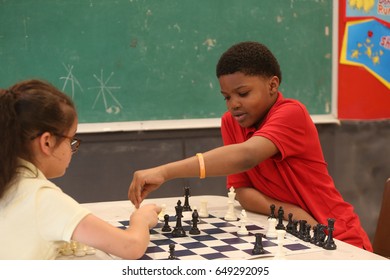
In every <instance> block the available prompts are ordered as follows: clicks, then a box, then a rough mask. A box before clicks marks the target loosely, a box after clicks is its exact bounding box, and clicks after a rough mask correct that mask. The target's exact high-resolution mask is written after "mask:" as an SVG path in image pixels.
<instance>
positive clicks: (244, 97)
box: [129, 42, 372, 251]
mask: <svg viewBox="0 0 390 280" xmlns="http://www.w3.org/2000/svg"><path fill="white" fill-rule="evenodd" d="M216 72H217V77H218V79H219V83H220V87H221V93H222V95H223V96H224V98H225V100H226V106H227V109H228V111H227V112H226V113H225V114H224V115H223V117H222V123H221V132H222V137H223V141H224V146H223V147H219V148H216V149H213V150H211V151H208V152H206V153H204V154H197V155H196V156H194V157H190V158H187V159H184V160H181V161H176V162H172V163H168V164H165V165H161V166H158V167H155V168H151V169H147V170H140V171H136V172H135V173H134V177H133V181H132V183H131V185H130V187H129V199H130V200H131V201H132V202H133V203H134V204H135V206H136V207H139V205H140V203H141V201H142V200H143V199H144V198H145V197H146V196H147V195H148V194H149V193H150V192H151V191H153V190H155V189H157V188H158V187H160V185H161V184H163V183H164V182H166V181H168V180H171V179H175V178H183V177H195V176H200V178H204V177H206V175H207V176H224V175H228V177H227V187H228V188H230V187H231V186H234V187H235V189H236V193H237V195H236V199H237V200H238V201H239V202H240V204H241V205H242V207H243V208H245V209H247V210H249V211H252V212H256V213H261V214H266V215H268V214H269V211H270V208H269V207H270V205H271V204H274V205H275V206H276V209H278V208H279V207H280V206H281V207H283V209H284V213H285V214H286V215H287V213H293V215H294V219H296V220H306V221H307V223H309V224H311V225H316V224H317V223H321V224H327V219H328V218H334V219H335V220H336V225H335V231H334V232H333V236H334V237H335V238H337V239H339V240H342V241H344V242H347V243H350V244H352V245H355V246H358V247H360V248H364V249H366V250H369V251H372V247H371V244H370V241H369V238H368V236H367V234H366V233H365V232H364V230H363V229H362V227H361V225H360V221H359V218H358V216H357V215H356V214H355V213H354V211H353V207H352V206H351V205H350V204H348V203H347V202H345V201H344V199H343V198H342V196H341V195H340V193H339V192H338V190H337V189H336V187H335V185H334V183H333V180H332V178H331V177H330V176H329V174H328V170H327V164H326V162H325V160H324V157H323V154H322V149H321V145H320V141H319V138H318V133H317V130H316V127H315V125H314V123H313V121H312V120H311V117H310V115H309V113H308V111H307V110H306V108H305V107H304V105H302V104H301V103H300V102H298V101H296V100H293V99H286V98H284V97H283V95H282V93H280V92H279V90H278V89H279V85H280V83H281V80H282V76H281V71H280V67H279V63H278V61H277V60H276V58H275V57H274V55H273V54H272V53H271V52H270V50H269V49H268V48H267V47H266V46H264V45H262V44H260V43H257V42H242V43H239V44H236V45H234V46H232V47H231V48H229V49H228V50H227V51H226V52H225V53H224V54H223V55H222V56H221V58H220V60H219V62H218V64H217V71H216Z"/></svg>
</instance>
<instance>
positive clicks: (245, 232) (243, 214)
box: [237, 209, 248, 235]
mask: <svg viewBox="0 0 390 280" xmlns="http://www.w3.org/2000/svg"><path fill="white" fill-rule="evenodd" d="M247 217H248V216H247V215H246V211H245V209H242V211H241V220H240V224H241V226H240V229H239V230H238V231H237V234H239V235H248V230H247V229H246V222H247Z"/></svg>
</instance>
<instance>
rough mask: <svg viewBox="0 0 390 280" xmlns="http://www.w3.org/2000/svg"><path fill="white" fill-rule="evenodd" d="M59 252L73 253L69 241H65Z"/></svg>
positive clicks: (66, 254) (68, 254) (64, 253)
mask: <svg viewBox="0 0 390 280" xmlns="http://www.w3.org/2000/svg"><path fill="white" fill-rule="evenodd" d="M61 253H62V254H63V255H64V256H70V255H73V249H72V247H71V244H70V242H66V243H65V244H64V247H63V248H62V250H61Z"/></svg>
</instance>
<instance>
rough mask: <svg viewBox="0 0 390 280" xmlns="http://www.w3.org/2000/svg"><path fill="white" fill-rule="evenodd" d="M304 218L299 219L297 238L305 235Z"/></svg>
mask: <svg viewBox="0 0 390 280" xmlns="http://www.w3.org/2000/svg"><path fill="white" fill-rule="evenodd" d="M306 223H307V221H306V220H299V231H298V236H297V237H298V238H299V239H302V240H303V238H304V237H305V230H306Z"/></svg>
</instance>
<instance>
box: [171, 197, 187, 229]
mask: <svg viewBox="0 0 390 280" xmlns="http://www.w3.org/2000/svg"><path fill="white" fill-rule="evenodd" d="M175 210H176V226H175V227H174V228H173V231H172V237H184V236H186V233H185V231H184V228H183V226H182V224H181V218H183V215H182V213H183V206H181V201H180V200H179V201H178V202H177V206H175Z"/></svg>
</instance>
